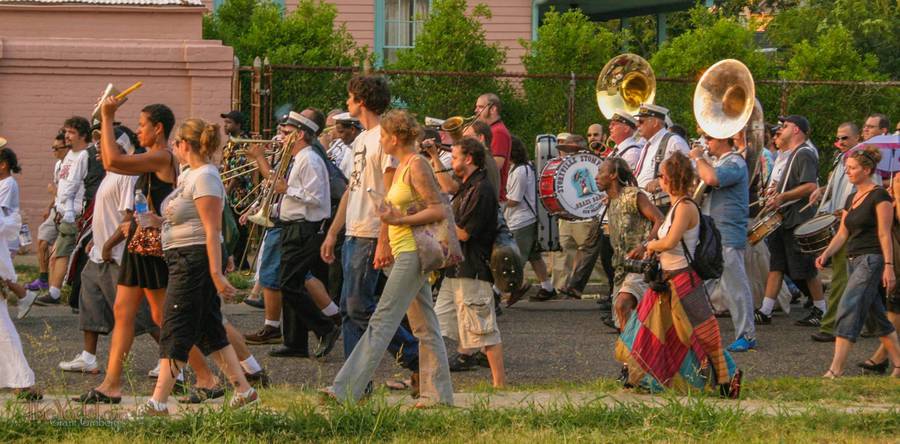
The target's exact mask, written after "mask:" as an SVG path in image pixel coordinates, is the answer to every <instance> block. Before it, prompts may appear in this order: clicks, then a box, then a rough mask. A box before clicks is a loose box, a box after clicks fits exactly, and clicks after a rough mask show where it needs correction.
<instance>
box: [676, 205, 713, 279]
mask: <svg viewBox="0 0 900 444" xmlns="http://www.w3.org/2000/svg"><path fill="white" fill-rule="evenodd" d="M684 200H688V201H690V202H691V203H692V204H694V206H695V207H697V211H698V212H699V211H700V206H699V205H697V203H696V202H694V201H693V200H692V199H684ZM679 203H680V202H679ZM672 211H673V212H674V211H675V208H672ZM681 248H682V249H684V255H685V257H686V258H687V260H688V263H690V264H691V268H693V269H694V271H696V272H697V275H698V276H700V279H703V280H707V279H718V278H720V277H722V270H723V269H724V267H725V259H724V258H723V257H722V235H721V234H720V233H719V229H718V228H716V222H715V221H714V220H713V218H712V217H709V216H707V215H705V214H703V213H702V212H701V213H700V233H699V235H698V239H697V249H695V250H694V254H693V255H692V254H691V253H690V251H688V248H687V244H685V243H684V237H682V238H681Z"/></svg>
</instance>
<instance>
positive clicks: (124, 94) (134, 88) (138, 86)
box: [116, 82, 144, 101]
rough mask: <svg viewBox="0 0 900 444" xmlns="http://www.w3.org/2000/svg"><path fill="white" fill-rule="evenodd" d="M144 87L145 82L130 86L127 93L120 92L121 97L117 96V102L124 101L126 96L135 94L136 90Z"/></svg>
mask: <svg viewBox="0 0 900 444" xmlns="http://www.w3.org/2000/svg"><path fill="white" fill-rule="evenodd" d="M142 86H144V82H137V83H135V84H134V85H131V86H129V87H128V89H126V90H125V91H122V92H120V93H119V95H117V96H116V100H117V101H118V100H122V99H124V98H125V96H127V95H129V94H131V93H133V92H134V90H136V89H138V88H140V87H142Z"/></svg>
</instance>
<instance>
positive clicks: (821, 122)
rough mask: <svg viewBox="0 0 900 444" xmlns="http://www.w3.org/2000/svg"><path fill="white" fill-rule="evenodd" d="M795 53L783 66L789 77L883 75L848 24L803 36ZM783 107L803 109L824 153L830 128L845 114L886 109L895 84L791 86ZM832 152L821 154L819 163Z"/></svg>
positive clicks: (858, 116) (855, 116) (893, 100)
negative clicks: (857, 45)
mask: <svg viewBox="0 0 900 444" xmlns="http://www.w3.org/2000/svg"><path fill="white" fill-rule="evenodd" d="M793 52H794V55H793V57H791V59H790V61H789V62H788V65H787V67H786V68H785V69H784V71H783V72H782V76H783V77H784V78H785V79H790V80H858V81H880V80H886V79H887V75H885V74H881V73H879V72H878V70H877V66H878V60H877V57H875V56H874V55H873V54H865V55H863V54H860V52H859V51H857V49H856V48H855V47H854V45H853V39H852V36H851V33H850V31H849V30H847V29H846V28H844V27H842V26H836V27H833V28H831V29H829V30H828V31H826V32H825V33H824V34H823V35H821V36H820V37H819V38H818V39H817V40H816V41H815V42H810V41H808V40H805V41H802V42H800V43H799V44H797V45H796V46H795V47H794V50H793ZM788 97H789V100H788V103H787V109H788V110H789V112H790V113H791V114H803V115H806V116H808V117H809V119H810V122H811V124H812V134H811V138H812V139H813V141H814V142H815V143H816V145H817V146H818V147H819V149H820V150H822V151H823V152H825V153H830V152H832V151H833V150H834V148H833V147H832V144H831V141H832V140H833V139H832V136H833V135H834V130H835V129H837V127H838V125H839V124H840V123H842V122H844V121H846V120H851V121H856V122H858V123H861V122H862V120H863V119H864V118H865V116H867V115H869V114H871V113H874V112H882V113H890V112H891V110H892V109H894V110H896V109H897V103H900V91H898V89H897V88H884V89H876V88H864V87H829V86H805V87H802V88H794V89H793V90H791V91H790V94H789V96H788ZM830 157H831V156H820V157H819V159H820V160H821V161H822V166H825V165H827V164H828V162H829V160H828V159H830Z"/></svg>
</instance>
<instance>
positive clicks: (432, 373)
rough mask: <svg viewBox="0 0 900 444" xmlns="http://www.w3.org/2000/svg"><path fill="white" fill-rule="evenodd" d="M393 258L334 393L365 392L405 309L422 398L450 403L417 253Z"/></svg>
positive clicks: (346, 396)
mask: <svg viewBox="0 0 900 444" xmlns="http://www.w3.org/2000/svg"><path fill="white" fill-rule="evenodd" d="M348 239H349V238H348ZM346 245H347V244H344V246H345V248H346ZM394 259H395V261H396V262H395V264H394V267H393V268H392V269H391V275H390V277H389V278H388V280H387V283H386V284H385V286H384V292H383V293H382V295H381V300H380V301H379V302H378V308H376V309H375V312H374V313H373V314H372V316H371V324H369V327H368V328H367V329H366V331H365V334H363V335H362V338H361V339H360V341H359V344H358V345H357V347H356V348H355V349H353V353H350V356H348V357H347V360H346V361H345V362H344V365H343V366H342V367H341V370H340V371H339V372H338V374H337V376H335V377H334V387H333V389H334V393H335V394H337V395H338V397H340V398H341V399H342V400H349V401H357V400H359V399H360V398H362V397H363V396H364V394H365V390H366V386H367V385H368V384H369V381H371V380H372V375H373V374H374V373H375V369H376V368H377V367H378V364H379V363H380V362H381V359H382V357H383V356H384V350H385V348H389V347H388V342H389V341H391V337H392V336H393V337H394V338H395V340H396V338H397V333H396V331H397V328H398V327H400V321H401V320H403V315H404V313H405V314H406V315H407V316H408V317H409V324H410V326H412V328H413V331H415V332H416V337H418V338H419V339H420V340H421V341H422V342H421V345H422V354H421V356H420V359H421V364H420V379H419V381H420V384H421V385H420V389H419V394H420V396H421V398H422V399H423V400H427V401H430V402H433V403H437V404H446V405H452V404H453V385H452V383H451V382H450V369H449V364H448V362H447V350H446V348H445V347H444V340H443V339H442V338H441V330H440V326H439V325H438V319H437V316H436V315H435V313H434V307H433V304H432V301H431V285H429V283H428V277H427V276H426V275H425V274H423V273H422V268H421V266H420V264H419V256H418V254H417V253H415V252H408V253H400V254H398V255H397V256H396V257H395V258H394ZM488 293H490V289H488ZM391 342H393V341H391Z"/></svg>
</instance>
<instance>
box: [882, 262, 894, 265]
mask: <svg viewBox="0 0 900 444" xmlns="http://www.w3.org/2000/svg"><path fill="white" fill-rule="evenodd" d="M884 265H894V263H893V262H885V263H884Z"/></svg>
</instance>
